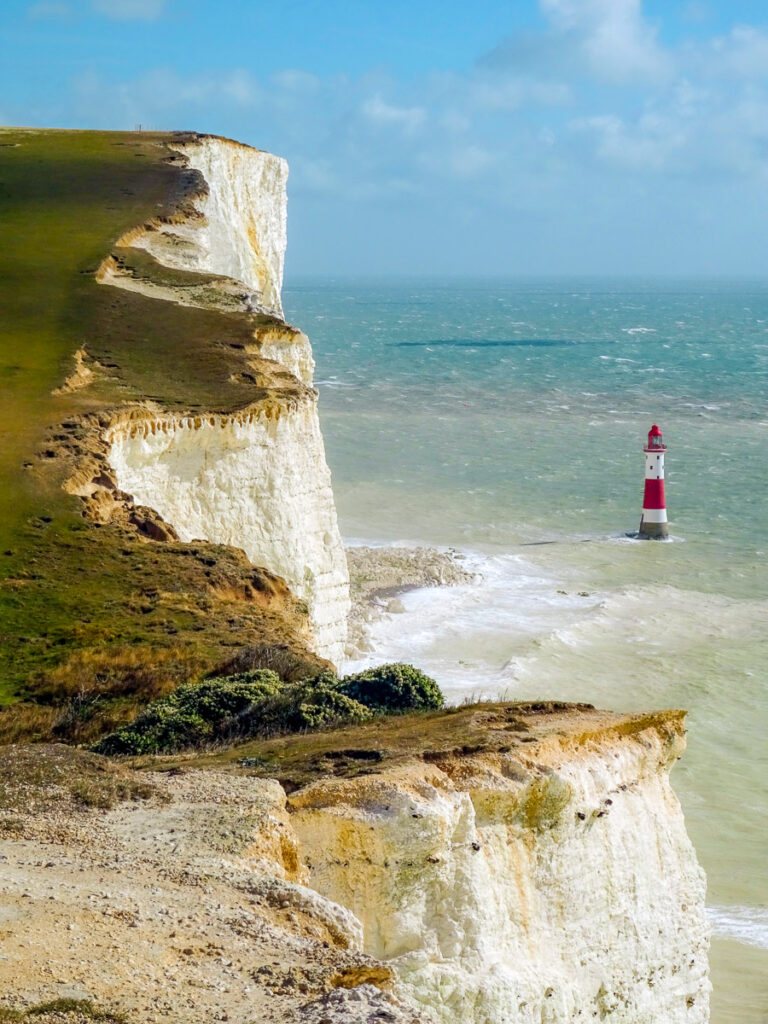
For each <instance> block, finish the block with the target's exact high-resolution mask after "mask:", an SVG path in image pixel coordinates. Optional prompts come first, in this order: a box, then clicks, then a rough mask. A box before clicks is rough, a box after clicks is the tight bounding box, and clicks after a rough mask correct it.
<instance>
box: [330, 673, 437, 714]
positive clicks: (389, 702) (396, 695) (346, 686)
mask: <svg viewBox="0 0 768 1024" xmlns="http://www.w3.org/2000/svg"><path fill="white" fill-rule="evenodd" d="M338 689H339V692H340V693H343V694H345V695H346V696H347V697H351V698H352V699H353V700H356V701H358V702H359V703H360V704H364V705H365V706H366V707H368V708H373V709H374V710H376V711H384V712H393V711H417V710H419V711H421V710H426V709H428V708H441V707H442V706H443V694H442V692H441V690H440V687H439V686H438V685H437V683H436V682H435V680H434V679H431V678H430V677H429V676H427V675H424V673H423V672H420V671H419V670H418V669H417V668H414V667H413V665H404V664H402V663H397V664H393V665H379V666H377V667H376V668H369V669H366V670H365V672H358V673H357V674H356V675H353V676H345V677H344V678H343V679H342V680H341V681H340V682H339V684H338Z"/></svg>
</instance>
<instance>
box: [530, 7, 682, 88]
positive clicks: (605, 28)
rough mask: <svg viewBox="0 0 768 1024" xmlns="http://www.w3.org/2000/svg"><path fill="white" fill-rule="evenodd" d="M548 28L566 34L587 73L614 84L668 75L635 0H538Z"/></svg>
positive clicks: (665, 59)
mask: <svg viewBox="0 0 768 1024" xmlns="http://www.w3.org/2000/svg"><path fill="white" fill-rule="evenodd" d="M540 5H541V9H542V11H543V12H544V14H545V15H546V16H547V17H548V18H549V19H550V22H551V24H552V25H553V26H554V28H555V29H556V30H557V31H559V32H561V33H564V34H567V35H570V36H572V38H573V41H574V42H575V43H576V45H577V46H579V48H580V49H581V51H582V53H583V54H584V56H585V57H586V59H587V61H588V63H589V65H590V67H591V69H592V71H593V72H594V73H595V74H597V75H599V76H601V77H605V78H609V79H614V80H617V81H621V80H627V79H637V78H649V79H660V78H663V77H664V76H666V75H667V74H668V73H669V72H670V71H671V61H670V57H669V55H668V54H667V53H666V52H665V51H664V50H663V49H662V48H661V46H660V45H659V42H658V39H657V32H656V29H655V28H654V27H653V26H651V25H649V24H648V22H647V21H646V20H645V18H644V17H643V10H642V3H641V0H540Z"/></svg>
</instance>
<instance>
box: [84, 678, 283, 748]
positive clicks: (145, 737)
mask: <svg viewBox="0 0 768 1024" xmlns="http://www.w3.org/2000/svg"><path fill="white" fill-rule="evenodd" d="M280 686H281V683H280V679H279V677H278V676H277V675H276V674H275V673H274V672H270V671H269V670H268V669H254V670H252V671H250V672H243V673H241V674H240V675H236V676H222V677H219V678H214V679H205V680H204V681H203V682H201V683H188V684H187V685H185V686H180V687H179V688H178V689H177V690H174V692H173V693H170V694H168V696H167V697H161V698H160V699H159V700H155V701H152V703H151V704H149V705H148V706H147V707H146V708H145V709H144V710H143V711H142V712H141V714H140V715H138V716H137V717H136V718H135V719H134V720H133V722H132V723H131V724H130V725H127V726H125V727H124V728H122V729H118V730H117V732H113V733H111V734H110V735H109V736H105V737H104V739H102V740H100V741H99V742H98V743H97V744H96V745H95V746H94V747H93V749H94V750H95V751H96V752H97V753H99V754H157V753H173V752H174V751H177V750H182V749H183V748H184V747H198V746H201V745H202V744H204V743H207V742H210V741H211V740H214V739H219V738H229V737H230V734H231V724H230V723H231V722H232V720H233V718H235V716H236V715H237V714H238V713H239V712H241V711H243V710H244V709H245V708H247V707H249V706H250V705H252V704H253V703H254V702H258V701H260V700H262V699H263V698H265V697H267V696H270V695H271V694H274V693H276V692H277V691H278V690H279V689H280Z"/></svg>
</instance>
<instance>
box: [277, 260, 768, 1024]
mask: <svg viewBox="0 0 768 1024" xmlns="http://www.w3.org/2000/svg"><path fill="white" fill-rule="evenodd" d="M285 304H286V313H287V316H288V317H289V319H291V320H292V321H293V322H295V323H297V324H298V325H300V326H301V327H302V329H304V330H305V331H306V332H307V333H308V334H309V336H310V338H311V340H312V343H313V347H314V352H315V357H316V359H317V374H316V380H317V384H318V389H319V391H320V403H321V404H320V408H321V420H322V425H323V432H324V436H325V441H326V449H327V455H328V461H329V463H330V466H331V469H332V472H333V476H334V489H335V492H336V498H337V505H338V509H339V516H340V522H341V527H342V533H343V534H344V536H345V539H346V540H348V541H355V540H359V541H366V542H371V541H373V542H378V543H396V542H412V543H417V542H418V543H426V544H432V545H444V546H453V547H455V548H457V549H459V550H460V551H461V552H462V553H463V555H464V557H465V558H466V560H467V564H468V565H470V566H471V567H472V568H474V569H475V570H476V571H477V572H478V574H479V577H478V583H476V584H475V585H473V586H467V587H459V588H450V589H443V590H427V591H416V592H413V593H412V594H409V595H406V596H405V598H404V605H405V608H406V611H405V612H404V613H403V614H398V615H390V616H387V617H385V618H384V619H383V620H382V621H381V622H380V623H379V624H377V626H376V627H375V629H374V634H373V640H374V644H375V651H374V652H373V654H372V655H371V659H370V660H373V661H381V660H383V659H387V660H393V659H398V660H407V661H412V662H414V663H416V664H417V665H419V666H420V667H421V668H423V669H425V670H426V671H429V672H431V673H432V674H433V675H435V676H436V677H437V678H438V680H439V681H440V682H441V684H442V685H443V687H444V689H445V690H446V692H447V693H448V695H449V696H450V697H451V698H452V699H461V697H463V696H465V695H467V694H470V693H483V694H488V695H491V696H496V695H497V694H499V693H502V694H506V695H508V696H510V697H512V696H521V697H522V696H551V697H560V698H565V699H574V700H575V699H579V700H590V701H593V702H594V703H596V704H598V705H601V706H605V707H615V708H622V709H631V708H636V709H645V708H654V707H656V708H658V707H684V708H687V709H688V710H689V720H688V721H689V728H690V733H689V751H688V754H687V756H686V758H685V759H684V760H683V762H681V764H680V766H678V767H677V768H676V769H675V774H674V782H675V788H676V790H677V792H678V793H679V795H680V797H681V800H682V802H683V806H684V809H685V813H686V819H687V821H688V826H689V831H690V833H691V836H692V838H693V840H694V842H695V844H696V847H697V850H698V852H699V856H700V859H701V861H702V863H703V865H704V867H705V869H706V871H707V875H708V879H709V899H708V902H709V904H710V906H711V916H712V921H713V926H714V931H715V940H714V943H713V952H712V967H713V981H714V984H715V991H714V995H713V1018H712V1019H713V1021H714V1024H758V1022H759V1024H766V1022H767V1021H768V694H767V692H766V684H767V682H768V575H767V574H766V555H767V554H768V509H767V507H766V489H767V484H768V404H767V401H768V283H766V282H750V281H735V282H720V283H716V282H697V281H675V282H653V281H629V282H628V281H623V282H617V281H596V280H591V281H575V280H569V281H515V282H503V281H477V282H464V283H461V284H459V283H456V282H444V283H440V282H434V281H432V282H427V281H425V282H402V281H401V282H384V283H377V284H376V285H370V284H364V283H360V282H357V283H355V282H344V281H337V282H329V281H315V282H304V283H301V284H296V285H295V286H293V287H289V288H286V290H285ZM652 423H658V424H659V425H660V426H661V428H662V430H663V432H664V440H665V443H666V444H667V446H668V454H667V462H666V468H667V504H668V509H669V515H670V528H671V540H670V541H669V542H667V543H658V542H641V541H636V540H633V539H631V537H628V536H627V534H631V533H632V532H633V531H635V530H636V529H637V526H638V523H639V518H640V509H641V505H642V491H643V476H644V462H643V452H642V448H643V444H644V441H645V437H646V435H647V432H648V430H649V428H650V426H651V424H652Z"/></svg>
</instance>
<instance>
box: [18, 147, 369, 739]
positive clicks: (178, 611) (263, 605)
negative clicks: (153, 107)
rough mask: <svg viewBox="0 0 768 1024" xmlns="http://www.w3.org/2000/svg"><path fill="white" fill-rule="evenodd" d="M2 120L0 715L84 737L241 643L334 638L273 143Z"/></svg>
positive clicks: (293, 652) (26, 732)
mask: <svg viewBox="0 0 768 1024" xmlns="http://www.w3.org/2000/svg"><path fill="white" fill-rule="evenodd" d="M0 141H1V142H2V145H1V146H0V171H1V172H2V180H3V188H2V190H0V216H2V219H3V223H4V225H5V226H6V228H7V238H6V244H5V245H4V247H3V251H2V253H0V280H2V282H3V283H2V287H0V308H1V310H2V313H3V323H4V334H3V339H2V343H1V344H0V363H1V364H2V365H1V367H0V369H2V372H3V374H4V379H6V380H7V381H8V388H7V393H6V395H5V402H4V405H3V409H2V423H3V427H4V438H5V440H6V442H7V443H5V444H4V445H3V449H2V452H0V485H1V486H0V635H1V636H2V639H3V643H2V645H1V646H0V709H2V707H3V705H7V707H6V710H0V737H5V739H6V740H13V739H15V738H19V739H26V738H52V737H56V736H62V737H64V738H66V739H70V740H75V741H78V742H87V741H88V740H89V739H91V738H92V737H93V736H95V735H98V734H99V732H103V731H104V730H105V729H109V728H113V727H114V726H115V725H116V724H119V723H120V722H122V721H128V720H130V719H131V717H132V716H133V715H134V714H135V713H136V710H137V709H138V708H139V707H140V706H141V705H142V703H144V702H146V700H147V699H149V698H151V697H154V696H157V695H158V694H159V693H162V692H167V690H168V689H169V688H172V687H173V686H174V685H178V683H180V682H184V681H187V680H188V679H189V678H194V677H195V676H199V675H200V674H201V673H202V672H204V671H206V670H209V669H211V668H215V667H216V665H217V664H219V663H222V662H225V661H226V660H227V659H228V658H230V657H231V654H232V651H233V649H237V648H239V647H243V646H245V645H251V646H254V647H260V648H264V650H265V651H266V652H267V654H266V656H267V657H268V658H273V656H274V652H276V651H284V652H288V654H289V655H290V657H292V658H293V659H294V661H296V659H298V661H299V662H301V661H303V662H304V663H305V664H311V665H312V666H314V668H315V669H316V670H320V669H322V668H323V667H326V666H327V664H328V661H329V660H330V661H338V660H339V659H340V658H341V656H342V652H343V648H344V641H345V636H346V621H347V611H348V607H349V595H348V576H347V569H346V561H345V557H344V551H343V548H342V545H341V540H340V537H339V531H338V525H337V522H336V513H335V509H334V504H333V494H332V490H331V484H330V475H329V472H328V467H327V464H326V461H325V455H324V451H323V443H322V437H321V434H320V429H319V423H318V418H317V394H316V392H315V391H314V389H313V388H312V386H311V382H312V371H313V360H312V353H311V348H310V345H309V342H308V339H307V338H306V336H305V335H304V334H302V332H301V331H299V330H297V329H296V328H294V327H292V326H291V325H290V324H288V323H286V322H285V320H284V319H283V315H282V304H281V298H280V290H281V284H282V268H283V258H284V250H285V221H286V199H285V180H286V175H287V167H286V164H285V162H284V161H283V160H280V159H279V158H277V157H274V156H272V155H270V154H267V153H263V152H260V151H257V150H253V149H251V148H249V147H247V146H242V145H240V144H239V143H235V142H231V141H229V140H224V139H219V138H214V137H210V136H200V135H196V134H194V133H169V134H158V133H129V132H125V133H121V132H69V131H49V130H37V129H3V130H2V131H1V132H0ZM73 701H76V702H78V709H79V710H77V712H76V714H75V715H74V718H73V716H72V715H71V714H69V712H67V713H66V714H65V713H64V712H63V711H62V707H63V706H65V705H66V706H67V707H70V706H71V705H72V702H73ZM70 710H71V707H70ZM67 714H69V717H67Z"/></svg>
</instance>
